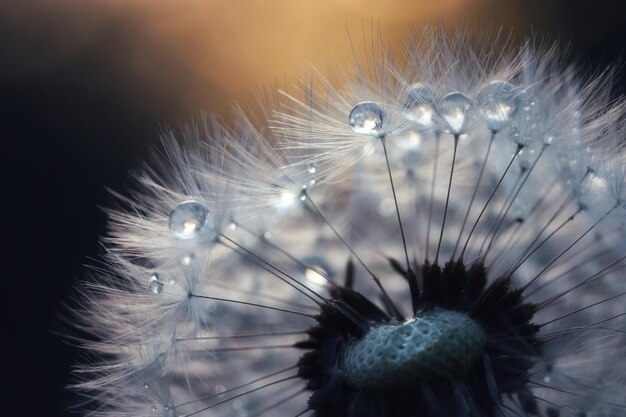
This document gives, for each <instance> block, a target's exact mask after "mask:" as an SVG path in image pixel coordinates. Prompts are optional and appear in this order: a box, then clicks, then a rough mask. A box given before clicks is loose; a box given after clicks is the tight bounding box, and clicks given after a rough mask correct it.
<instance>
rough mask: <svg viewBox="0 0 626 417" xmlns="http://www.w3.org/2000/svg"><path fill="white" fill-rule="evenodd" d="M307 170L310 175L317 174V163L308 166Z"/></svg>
mask: <svg viewBox="0 0 626 417" xmlns="http://www.w3.org/2000/svg"><path fill="white" fill-rule="evenodd" d="M306 170H307V171H308V173H309V174H315V173H316V172H317V164H316V163H315V162H311V163H309V164H308V165H307V167H306Z"/></svg>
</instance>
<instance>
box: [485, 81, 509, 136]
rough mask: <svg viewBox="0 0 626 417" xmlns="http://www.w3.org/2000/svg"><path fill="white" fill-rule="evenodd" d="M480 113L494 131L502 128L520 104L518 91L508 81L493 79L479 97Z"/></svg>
mask: <svg viewBox="0 0 626 417" xmlns="http://www.w3.org/2000/svg"><path fill="white" fill-rule="evenodd" d="M477 101H478V104H479V106H480V113H481V114H482V115H483V117H484V118H485V120H486V121H487V125H488V126H489V129H491V130H492V131H494V132H497V131H499V130H502V128H503V127H505V126H506V125H507V124H508V123H509V121H510V120H511V117H513V115H514V114H515V112H516V111H517V108H518V106H519V98H518V91H517V90H516V88H515V86H513V85H512V84H510V83H507V82H506V81H492V82H490V83H489V84H488V85H487V86H486V87H484V88H483V89H482V90H481V91H480V93H478V97H477Z"/></svg>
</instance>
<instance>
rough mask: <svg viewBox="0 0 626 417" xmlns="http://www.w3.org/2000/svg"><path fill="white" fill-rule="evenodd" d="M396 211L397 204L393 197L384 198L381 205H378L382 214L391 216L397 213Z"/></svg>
mask: <svg viewBox="0 0 626 417" xmlns="http://www.w3.org/2000/svg"><path fill="white" fill-rule="evenodd" d="M395 212H396V206H395V204H394V201H393V198H384V199H383V200H382V201H381V202H380V205H379V206H378V213H380V215H381V216H384V217H389V216H391V215H392V214H395Z"/></svg>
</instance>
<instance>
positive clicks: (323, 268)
mask: <svg viewBox="0 0 626 417" xmlns="http://www.w3.org/2000/svg"><path fill="white" fill-rule="evenodd" d="M303 262H304V264H305V265H307V267H306V268H305V269H304V276H305V277H306V279H307V280H308V281H309V282H311V283H313V284H316V285H326V284H328V276H329V271H330V267H329V266H328V264H327V263H326V261H325V260H324V259H322V258H320V257H319V256H309V257H307V258H305V259H304V261H303Z"/></svg>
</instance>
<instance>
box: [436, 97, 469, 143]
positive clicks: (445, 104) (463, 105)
mask: <svg viewBox="0 0 626 417" xmlns="http://www.w3.org/2000/svg"><path fill="white" fill-rule="evenodd" d="M471 107H472V101H471V100H470V99H469V98H468V97H467V96H466V95H465V94H462V93H459V92H455V93H450V94H448V95H447V96H445V97H444V98H443V100H442V101H441V105H440V106H439V109H440V111H441V117H443V119H444V120H445V122H446V124H447V129H446V131H447V132H449V133H452V134H453V135H460V134H461V133H464V131H465V129H466V128H467V124H468V123H469V120H470V109H471Z"/></svg>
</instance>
